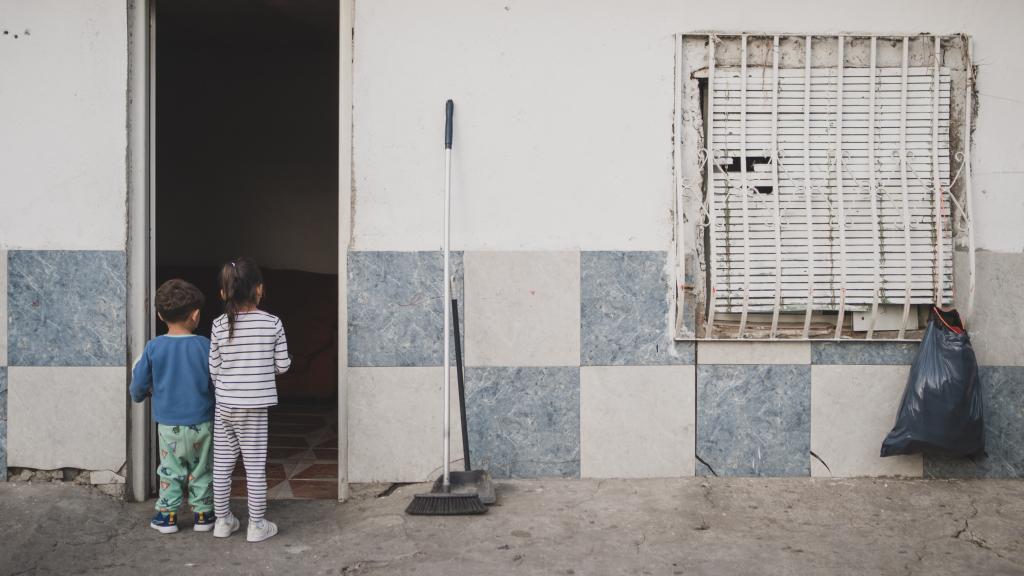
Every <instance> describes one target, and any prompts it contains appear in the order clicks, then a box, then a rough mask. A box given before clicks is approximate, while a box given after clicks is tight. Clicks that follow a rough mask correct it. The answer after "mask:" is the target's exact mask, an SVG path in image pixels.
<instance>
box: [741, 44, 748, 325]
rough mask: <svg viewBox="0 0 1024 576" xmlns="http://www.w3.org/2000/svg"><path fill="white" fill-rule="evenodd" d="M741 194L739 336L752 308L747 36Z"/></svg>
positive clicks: (743, 62) (743, 64) (744, 46)
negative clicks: (740, 308) (741, 305)
mask: <svg viewBox="0 0 1024 576" xmlns="http://www.w3.org/2000/svg"><path fill="white" fill-rule="evenodd" d="M740 42H741V45H740V78H741V82H740V194H742V196H740V198H741V200H742V209H743V309H742V310H741V312H740V329H739V338H743V333H744V331H746V329H747V312H748V311H749V309H750V211H749V208H748V201H747V197H748V196H749V195H750V193H749V190H748V189H747V36H746V35H743V36H742V37H741V39H740Z"/></svg>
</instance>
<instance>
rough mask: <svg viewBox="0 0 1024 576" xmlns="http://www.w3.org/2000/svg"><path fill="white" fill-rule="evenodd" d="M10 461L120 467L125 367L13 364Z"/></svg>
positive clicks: (9, 383)
mask: <svg viewBox="0 0 1024 576" xmlns="http://www.w3.org/2000/svg"><path fill="white" fill-rule="evenodd" d="M7 377H8V380H7V386H8V390H7V402H8V406H7V409H8V413H7V420H8V421H7V425H8V429H7V432H8V433H7V442H8V445H7V464H8V466H18V467H25V468H39V469H43V470H53V469H56V468H82V469H85V470H120V469H121V466H122V465H124V462H125V446H126V440H125V434H126V420H125V413H126V405H125V403H126V402H127V401H128V399H127V398H128V397H127V378H128V374H127V369H126V368H116V367H114V368H106V367H102V368H101V367H90V368H51V367H46V368H27V367H12V368H8V373H7Z"/></svg>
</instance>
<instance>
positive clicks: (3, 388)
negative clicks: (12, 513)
mask: <svg viewBox="0 0 1024 576" xmlns="http://www.w3.org/2000/svg"><path fill="white" fill-rule="evenodd" d="M6 480H7V367H6V366H0V482H4V481H6Z"/></svg>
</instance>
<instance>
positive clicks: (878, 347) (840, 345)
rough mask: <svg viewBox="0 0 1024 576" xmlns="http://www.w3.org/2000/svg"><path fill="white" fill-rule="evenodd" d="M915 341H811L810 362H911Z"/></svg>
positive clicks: (915, 353)
mask: <svg viewBox="0 0 1024 576" xmlns="http://www.w3.org/2000/svg"><path fill="white" fill-rule="evenodd" d="M917 348H918V344H917V342H811V363H812V364H868V365H870V364H877V365H885V364H907V365H910V364H913V363H914V357H915V356H917Z"/></svg>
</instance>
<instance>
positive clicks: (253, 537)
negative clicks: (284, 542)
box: [245, 520, 277, 542]
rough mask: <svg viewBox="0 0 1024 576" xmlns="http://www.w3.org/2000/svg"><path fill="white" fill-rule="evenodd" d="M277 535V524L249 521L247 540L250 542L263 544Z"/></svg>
mask: <svg viewBox="0 0 1024 576" xmlns="http://www.w3.org/2000/svg"><path fill="white" fill-rule="evenodd" d="M274 534H277V524H274V523H273V522H271V521H270V520H258V521H255V522H254V521H252V520H250V521H249V528H248V533H247V534H246V537H245V539H246V540H248V541H249V542H262V541H264V540H266V539H267V538H270V537H272V536H273V535H274Z"/></svg>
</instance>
